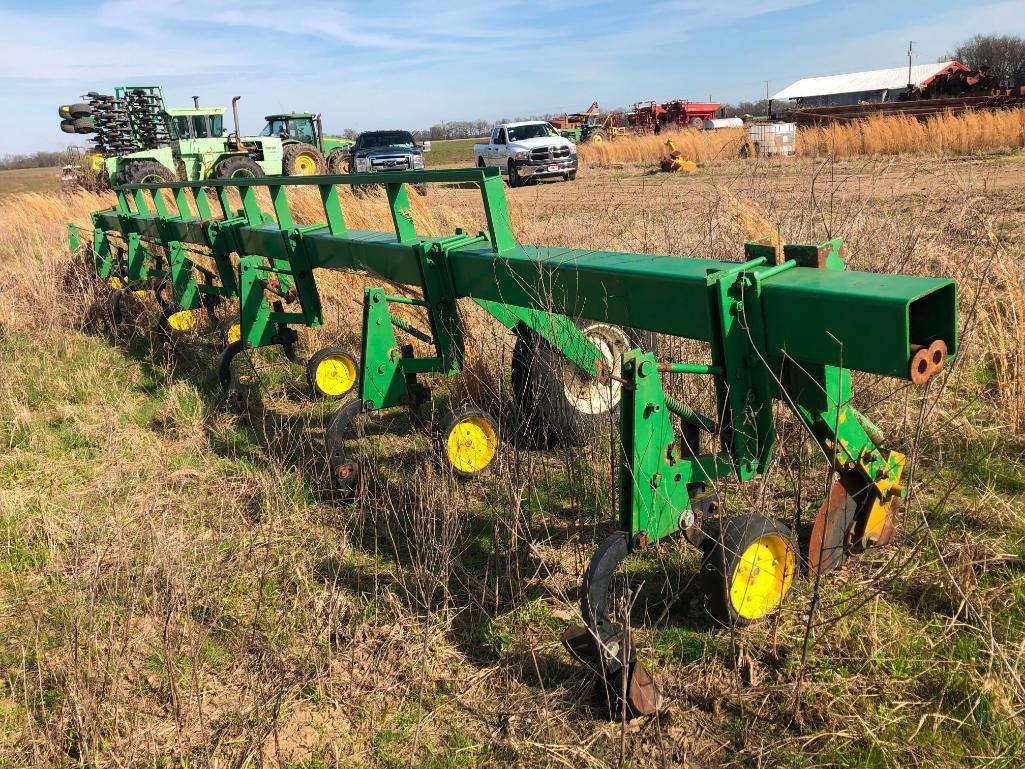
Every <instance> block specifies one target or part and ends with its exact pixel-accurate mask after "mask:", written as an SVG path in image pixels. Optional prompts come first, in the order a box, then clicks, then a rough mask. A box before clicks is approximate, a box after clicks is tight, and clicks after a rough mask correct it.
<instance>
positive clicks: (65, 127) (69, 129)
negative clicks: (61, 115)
mask: <svg viewBox="0 0 1025 769" xmlns="http://www.w3.org/2000/svg"><path fill="white" fill-rule="evenodd" d="M61 130H62V131H63V132H64V133H66V134H73V133H77V131H75V121H74V120H70V119H69V120H62V121H61Z"/></svg>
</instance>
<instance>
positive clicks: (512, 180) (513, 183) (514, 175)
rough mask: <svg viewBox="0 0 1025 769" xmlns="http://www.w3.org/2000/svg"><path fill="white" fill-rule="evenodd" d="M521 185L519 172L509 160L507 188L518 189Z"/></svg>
mask: <svg viewBox="0 0 1025 769" xmlns="http://www.w3.org/2000/svg"><path fill="white" fill-rule="evenodd" d="M521 184H523V180H522V179H521V178H520V174H519V172H518V171H517V170H516V164H515V163H513V162H512V161H511V160H510V161H509V187H510V188H512V187H519V186H520V185H521Z"/></svg>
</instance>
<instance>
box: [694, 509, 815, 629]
mask: <svg viewBox="0 0 1025 769" xmlns="http://www.w3.org/2000/svg"><path fill="white" fill-rule="evenodd" d="M770 534H775V535H778V536H780V537H782V538H783V539H785V540H786V541H787V543H788V544H789V548H790V551H791V552H792V553H793V569H794V571H793V574H792V575H791V578H790V581H789V583H788V584H787V585H786V586H785V592H784V593H783V595H782V596H781V597H780V599H779V604H778V605H777V606H776V607H775V608H774V609H772V610H771V611H769V612H767V613H766V614H765V615H763V616H761V617H755V618H748V617H744V616H742V615H741V614H739V613H738V612H737V610H736V607H735V606H734V605H733V601H732V600H731V598H730V584H729V575H732V574H734V572H735V571H736V568H737V565H738V564H739V563H740V560H741V556H742V554H743V553H744V551H746V550H747V548H748V547H749V546H750V545H752V544H754V543H755V542H756V541H757V540H759V539H761V538H762V537H764V536H767V535H770ZM706 541H707V543H708V548H707V549H706V551H705V557H704V559H703V560H702V563H701V583H702V587H703V588H704V590H705V595H706V600H707V606H708V610H709V612H710V613H711V614H712V616H713V617H715V619H716V620H717V621H719V622H721V623H722V624H724V625H727V626H729V625H734V626H737V625H750V624H751V623H752V622H757V621H758V620H760V619H764V618H765V617H768V616H771V615H772V614H775V613H776V611H777V610H778V609H779V606H781V605H782V604H783V601H785V600H786V596H787V594H788V593H789V592H790V590H791V589H792V587H793V585H794V583H795V582H796V581H797V578H798V577H799V576H800V572H801V558H800V550H798V548H797V539H796V538H795V537H794V533H793V532H792V531H790V529H789V528H788V527H787V526H785V525H784V524H783V523H781V522H780V521H777V520H774V519H772V518H766V517H765V516H764V515H737V516H733V517H732V518H728V519H727V520H726V521H725V523H724V524H723V525H722V529H721V531H720V533H719V536H718V537H717V538H715V537H710V538H709V539H708V540H706Z"/></svg>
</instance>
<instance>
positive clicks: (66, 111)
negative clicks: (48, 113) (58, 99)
mask: <svg viewBox="0 0 1025 769" xmlns="http://www.w3.org/2000/svg"><path fill="white" fill-rule="evenodd" d="M57 114H58V115H60V119H61V120H71V119H72V118H71V107H69V106H68V105H67V104H65V105H63V106H61V107H58V108H57Z"/></svg>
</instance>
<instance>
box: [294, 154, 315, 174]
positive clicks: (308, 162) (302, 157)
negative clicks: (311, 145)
mask: <svg viewBox="0 0 1025 769" xmlns="http://www.w3.org/2000/svg"><path fill="white" fill-rule="evenodd" d="M315 173H317V159H316V158H315V157H313V155H311V154H309V153H308V152H300V153H299V154H298V155H296V156H295V174H296V176H312V175H313V174H315Z"/></svg>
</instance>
